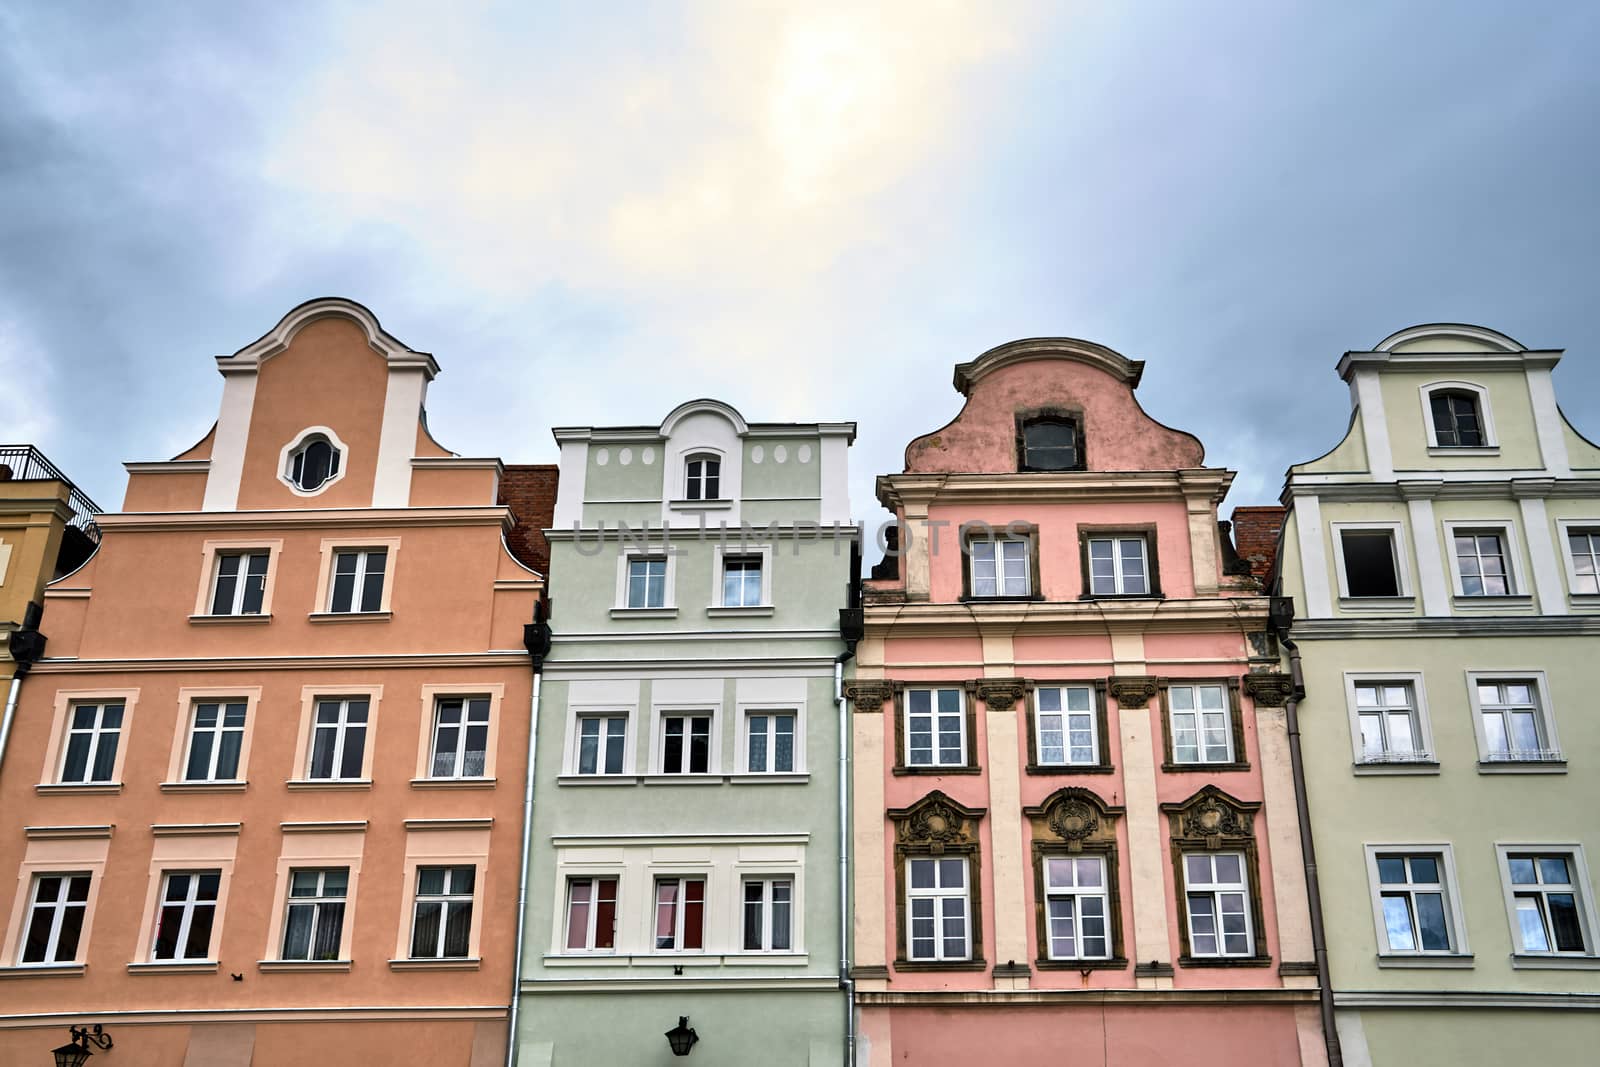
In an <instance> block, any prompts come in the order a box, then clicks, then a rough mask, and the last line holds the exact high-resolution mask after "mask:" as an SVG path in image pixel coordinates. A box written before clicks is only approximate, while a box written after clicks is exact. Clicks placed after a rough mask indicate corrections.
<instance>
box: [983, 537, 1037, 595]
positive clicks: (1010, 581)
mask: <svg viewBox="0 0 1600 1067" xmlns="http://www.w3.org/2000/svg"><path fill="white" fill-rule="evenodd" d="M967 556H968V558H969V559H970V560H971V565H972V595H973V596H975V597H979V596H984V597H988V596H1027V595H1029V594H1030V593H1031V592H1032V591H1033V590H1032V588H1031V587H1030V584H1029V581H1028V542H1027V541H1025V540H1021V539H1019V538H1015V537H1006V538H996V539H994V540H983V541H977V540H974V541H971V542H969V543H968V545H967Z"/></svg>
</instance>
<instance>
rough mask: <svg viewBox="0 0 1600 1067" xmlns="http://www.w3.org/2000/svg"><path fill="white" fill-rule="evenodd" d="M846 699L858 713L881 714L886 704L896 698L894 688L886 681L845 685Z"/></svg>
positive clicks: (848, 683)
mask: <svg viewBox="0 0 1600 1067" xmlns="http://www.w3.org/2000/svg"><path fill="white" fill-rule="evenodd" d="M844 696H845V699H846V700H848V701H850V706H851V707H852V708H854V709H855V711H856V712H858V713H863V714H864V713H868V712H881V711H882V710H883V706H884V704H886V703H888V702H889V700H891V699H892V698H893V697H894V686H893V685H892V684H890V683H889V682H884V681H874V680H870V679H869V680H866V681H857V682H846V683H844Z"/></svg>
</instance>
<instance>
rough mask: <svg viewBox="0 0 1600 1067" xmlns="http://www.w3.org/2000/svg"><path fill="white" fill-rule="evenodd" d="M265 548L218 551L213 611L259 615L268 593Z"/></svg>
mask: <svg viewBox="0 0 1600 1067" xmlns="http://www.w3.org/2000/svg"><path fill="white" fill-rule="evenodd" d="M269 558H271V553H270V552H268V551H266V550H265V549H260V550H257V551H253V552H219V553H217V573H216V577H215V579H214V580H213V582H212V585H211V614H213V615H259V614H261V606H262V604H263V603H264V602H265V601H266V596H267V561H268V559H269Z"/></svg>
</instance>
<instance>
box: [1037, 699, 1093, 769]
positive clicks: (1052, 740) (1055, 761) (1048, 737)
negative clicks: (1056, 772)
mask: <svg viewBox="0 0 1600 1067" xmlns="http://www.w3.org/2000/svg"><path fill="white" fill-rule="evenodd" d="M1035 701H1036V703H1037V705H1038V710H1037V718H1036V719H1035V729H1036V731H1037V733H1038V747H1039V763H1040V764H1041V765H1048V766H1066V765H1071V764H1083V765H1089V766H1093V765H1094V764H1096V763H1098V762H1099V761H1100V755H1099V752H1098V749H1099V747H1100V746H1099V737H1098V731H1097V730H1096V729H1095V721H1094V720H1095V714H1094V693H1093V691H1091V690H1090V688H1089V687H1088V686H1086V685H1072V686H1042V687H1040V688H1039V689H1038V691H1037V692H1036V693H1035Z"/></svg>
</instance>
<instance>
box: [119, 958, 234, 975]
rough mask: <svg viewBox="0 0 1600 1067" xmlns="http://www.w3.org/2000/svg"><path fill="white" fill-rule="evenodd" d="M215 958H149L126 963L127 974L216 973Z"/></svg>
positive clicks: (216, 964) (216, 963) (217, 964)
mask: <svg viewBox="0 0 1600 1067" xmlns="http://www.w3.org/2000/svg"><path fill="white" fill-rule="evenodd" d="M219 966H221V965H220V964H219V963H218V962H217V961H216V960H172V961H167V960H151V961H149V962H147V963H130V964H128V973H129V974H216V973H217V969H218V967H219Z"/></svg>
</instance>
